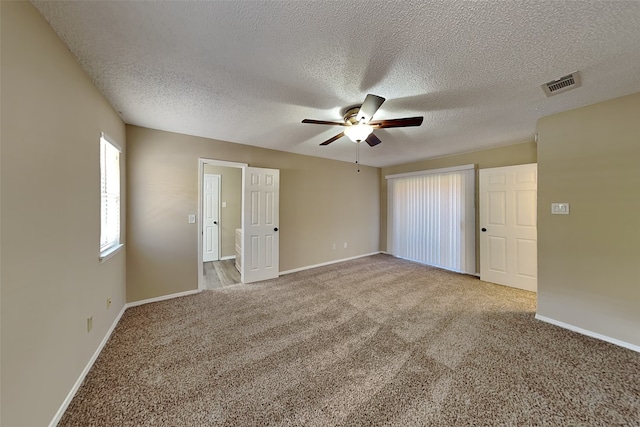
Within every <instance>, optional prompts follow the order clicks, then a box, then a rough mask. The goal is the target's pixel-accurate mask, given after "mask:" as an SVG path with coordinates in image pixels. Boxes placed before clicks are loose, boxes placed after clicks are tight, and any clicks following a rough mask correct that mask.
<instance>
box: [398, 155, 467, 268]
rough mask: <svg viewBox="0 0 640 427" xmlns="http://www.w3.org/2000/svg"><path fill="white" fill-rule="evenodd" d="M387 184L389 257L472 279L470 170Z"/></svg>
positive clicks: (441, 171)
mask: <svg viewBox="0 0 640 427" xmlns="http://www.w3.org/2000/svg"><path fill="white" fill-rule="evenodd" d="M386 178H387V179H388V198H387V203H388V224H387V229H388V238H387V245H388V247H387V250H388V252H389V253H390V254H392V255H395V256H397V257H400V258H406V259H409V260H412V261H417V262H421V263H423V264H429V265H434V266H437V267H441V268H446V269H448V270H453V271H457V272H461V273H469V274H475V272H476V259H475V207H474V193H475V169H474V165H467V166H461V167H455V168H448V169H438V170H432V171H422V172H415V173H409V174H402V175H390V176H387V177H386Z"/></svg>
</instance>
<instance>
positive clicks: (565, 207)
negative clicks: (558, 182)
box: [551, 203, 569, 215]
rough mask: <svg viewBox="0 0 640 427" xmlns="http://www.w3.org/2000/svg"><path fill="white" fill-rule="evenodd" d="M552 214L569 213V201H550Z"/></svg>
mask: <svg viewBox="0 0 640 427" xmlns="http://www.w3.org/2000/svg"><path fill="white" fill-rule="evenodd" d="M551 213H552V214H553V215H569V203H551Z"/></svg>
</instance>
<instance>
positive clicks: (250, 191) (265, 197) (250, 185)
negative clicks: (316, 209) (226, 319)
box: [241, 167, 280, 283]
mask: <svg viewBox="0 0 640 427" xmlns="http://www.w3.org/2000/svg"><path fill="white" fill-rule="evenodd" d="M242 180H243V195H242V268H241V269H242V271H241V276H242V282H243V283H251V282H256V281H258V280H267V279H273V278H276V277H278V276H279V275H280V266H279V246H280V244H279V243H280V242H279V238H278V236H279V234H278V227H279V196H280V171H279V170H278V169H262V168H252V167H246V168H244V169H243V175H242Z"/></svg>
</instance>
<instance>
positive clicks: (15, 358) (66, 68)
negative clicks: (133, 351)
mask: <svg viewBox="0 0 640 427" xmlns="http://www.w3.org/2000/svg"><path fill="white" fill-rule="evenodd" d="M0 10H1V38H2V50H1V55H2V57H1V85H2V100H1V109H2V125H1V140H2V154H1V160H0V164H1V166H0V173H1V179H0V182H1V195H2V204H1V211H2V213H1V223H0V224H1V225H0V227H1V229H2V240H1V244H0V246H1V253H2V270H1V273H0V280H1V281H2V290H1V295H2V296H1V304H2V307H1V313H2V314H1V324H2V326H1V327H2V359H1V360H2V362H1V363H2V366H1V372H2V390H1V393H2V419H1V421H0V424H2V425H3V426H12V427H15V426H29V427H32V426H44V425H48V424H49V422H51V420H52V419H53V417H54V416H55V414H56V412H57V410H58V409H59V408H60V406H61V404H62V403H63V401H64V399H65V398H66V396H67V394H68V393H69V392H70V391H71V389H72V387H73V385H74V383H75V382H76V380H77V379H78V378H79V377H80V374H81V372H82V371H83V369H84V368H85V366H86V365H87V363H88V361H89V360H90V358H91V356H92V355H93V354H94V352H95V351H96V349H97V348H98V346H99V344H100V342H101V340H102V339H103V338H104V336H105V335H106V333H107V331H108V328H109V327H110V326H111V325H112V324H113V322H114V320H115V318H116V317H117V315H118V313H119V312H120V311H121V310H122V308H123V307H124V303H125V253H124V251H122V252H120V253H118V254H116V255H115V256H114V257H113V258H111V259H110V260H108V261H107V262H105V263H103V264H101V263H100V262H99V261H98V246H99V239H100V168H99V137H100V132H101V131H104V132H106V133H107V134H108V135H109V136H111V137H112V138H113V139H114V140H115V141H117V142H118V143H120V144H121V145H122V146H123V147H125V142H126V141H125V127H124V124H123V123H122V121H121V120H120V118H119V117H118V115H117V114H116V113H115V112H114V111H113V109H112V108H111V107H110V106H109V105H108V104H107V102H106V101H105V100H104V99H103V97H102V96H101V95H100V93H99V92H98V91H97V90H96V88H95V87H94V86H93V85H92V83H91V81H90V80H89V78H88V77H87V76H86V75H85V73H84V72H83V71H82V70H81V68H80V66H79V65H78V63H77V62H76V60H75V59H74V58H73V56H72V55H71V54H70V53H69V51H68V50H67V48H66V47H65V46H64V45H63V43H62V42H60V40H59V39H58V38H57V37H56V35H55V34H54V33H53V31H52V30H51V28H50V27H49V25H48V24H47V23H46V22H45V21H44V20H43V19H42V18H41V17H40V15H39V14H38V12H37V11H36V10H35V8H34V7H33V6H32V5H31V4H30V3H28V2H5V1H3V2H0ZM123 169H124V160H123ZM123 172H124V170H123ZM124 181H125V177H124V175H123V189H124ZM123 210H124V205H123ZM122 223H123V225H124V217H123V218H122ZM123 233H124V230H123ZM107 297H111V298H112V305H111V308H110V309H108V310H107V305H106V299H107ZM89 316H93V331H92V332H91V333H87V330H86V320H87V318H88V317H89Z"/></svg>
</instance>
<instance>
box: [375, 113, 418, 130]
mask: <svg viewBox="0 0 640 427" xmlns="http://www.w3.org/2000/svg"><path fill="white" fill-rule="evenodd" d="M423 120H424V117H422V116H420V117H405V118H403V119H391V120H376V121H375V122H370V123H369V125H371V126H372V127H374V128H375V129H382V128H403V127H409V126H420V125H421V124H422V121H423Z"/></svg>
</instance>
